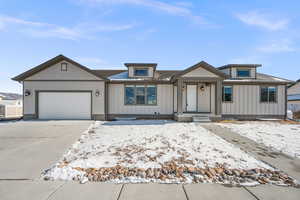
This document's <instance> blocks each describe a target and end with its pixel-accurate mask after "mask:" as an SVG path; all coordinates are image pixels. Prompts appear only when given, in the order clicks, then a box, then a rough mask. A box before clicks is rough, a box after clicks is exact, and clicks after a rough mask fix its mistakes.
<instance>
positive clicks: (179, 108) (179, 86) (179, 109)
mask: <svg viewBox="0 0 300 200" xmlns="http://www.w3.org/2000/svg"><path fill="white" fill-rule="evenodd" d="M182 86H183V81H182V79H178V81H177V114H182Z"/></svg>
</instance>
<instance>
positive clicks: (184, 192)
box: [0, 181, 300, 200]
mask: <svg viewBox="0 0 300 200" xmlns="http://www.w3.org/2000/svg"><path fill="white" fill-rule="evenodd" d="M299 197H300V189H296V188H291V187H279V186H271V185H263V186H256V187H225V186H223V185H219V184H187V185H176V184H123V185H122V184H109V183H87V184H79V183H75V182H57V181H56V182H53V181H0V199H1V200H23V199H29V200H64V199H72V200H87V199H89V200H93V199H95V200H96V199H97V200H134V199H137V200H153V199H155V200H164V199H172V200H224V199H230V200H238V199H242V200H257V199H259V200H277V199H278V200H282V199H284V200H298V199H299Z"/></svg>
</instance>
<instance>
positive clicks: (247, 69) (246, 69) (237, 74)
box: [236, 68, 251, 78]
mask: <svg viewBox="0 0 300 200" xmlns="http://www.w3.org/2000/svg"><path fill="white" fill-rule="evenodd" d="M238 71H248V72H249V76H239V73H238ZM236 77H238V78H251V69H249V68H245V69H242V68H237V69H236Z"/></svg>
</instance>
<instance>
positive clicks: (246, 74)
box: [236, 69, 250, 77]
mask: <svg viewBox="0 0 300 200" xmlns="http://www.w3.org/2000/svg"><path fill="white" fill-rule="evenodd" d="M236 73H237V77H250V69H237V70H236Z"/></svg>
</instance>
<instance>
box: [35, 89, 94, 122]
mask: <svg viewBox="0 0 300 200" xmlns="http://www.w3.org/2000/svg"><path fill="white" fill-rule="evenodd" d="M91 98H92V97H91V93H90V92H39V96H38V115H39V119H91Z"/></svg>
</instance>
